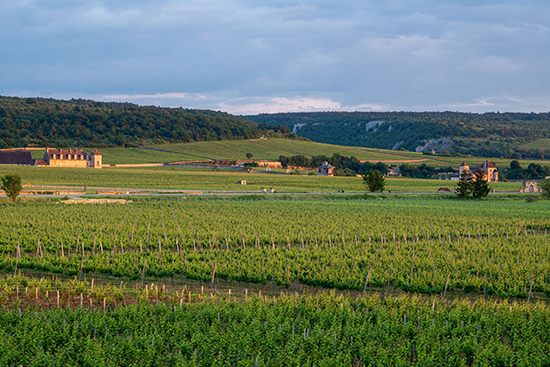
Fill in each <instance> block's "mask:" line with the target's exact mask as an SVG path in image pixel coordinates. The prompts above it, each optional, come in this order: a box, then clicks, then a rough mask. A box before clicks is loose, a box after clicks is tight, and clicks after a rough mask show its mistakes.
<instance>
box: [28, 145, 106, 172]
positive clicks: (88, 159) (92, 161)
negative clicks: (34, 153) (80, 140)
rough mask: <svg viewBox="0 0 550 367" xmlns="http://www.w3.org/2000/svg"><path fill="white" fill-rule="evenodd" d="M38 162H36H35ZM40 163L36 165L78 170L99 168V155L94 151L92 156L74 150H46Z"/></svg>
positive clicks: (100, 161) (100, 160) (100, 158)
mask: <svg viewBox="0 0 550 367" xmlns="http://www.w3.org/2000/svg"><path fill="white" fill-rule="evenodd" d="M37 161H38V160H37ZM42 161H43V162H44V163H43V164H40V163H42V162H40V163H39V162H37V165H45V166H50V167H79V168H101V164H102V157H101V153H99V152H98V151H97V149H94V151H93V152H92V154H87V153H86V152H84V151H83V150H76V149H50V148H46V151H45V152H44V157H43V158H42Z"/></svg>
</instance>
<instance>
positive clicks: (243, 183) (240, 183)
mask: <svg viewBox="0 0 550 367" xmlns="http://www.w3.org/2000/svg"><path fill="white" fill-rule="evenodd" d="M237 184H239V185H246V181H245V180H240V181H238V182H237Z"/></svg>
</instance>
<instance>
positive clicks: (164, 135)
mask: <svg viewBox="0 0 550 367" xmlns="http://www.w3.org/2000/svg"><path fill="white" fill-rule="evenodd" d="M262 135H265V136H269V137H291V136H292V134H291V133H290V130H289V129H288V128H287V127H286V126H272V125H268V124H264V123H256V122H252V121H249V120H246V119H244V118H242V117H238V116H233V115H230V114H228V113H224V112H219V111H212V110H195V109H184V108H164V107H155V106H138V105H136V104H132V103H117V102H96V101H92V100H85V99H71V100H69V101H65V100H56V99H44V98H17V97H2V96H0V148H11V147H28V146H42V147H44V146H52V147H54V146H55V147H107V146H112V147H115V146H117V147H123V146H127V147H128V146H138V145H147V144H154V143H167V142H170V143H176V142H190V141H203V140H227V139H258V138H260V137H261V136H262Z"/></svg>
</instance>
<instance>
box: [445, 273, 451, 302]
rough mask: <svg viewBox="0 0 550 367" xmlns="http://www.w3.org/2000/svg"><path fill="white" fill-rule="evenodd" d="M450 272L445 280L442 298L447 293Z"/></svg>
mask: <svg viewBox="0 0 550 367" xmlns="http://www.w3.org/2000/svg"><path fill="white" fill-rule="evenodd" d="M450 276H451V274H447V281H446V282H445V290H444V291H443V298H445V296H446V295H447V286H448V285H449V277H450Z"/></svg>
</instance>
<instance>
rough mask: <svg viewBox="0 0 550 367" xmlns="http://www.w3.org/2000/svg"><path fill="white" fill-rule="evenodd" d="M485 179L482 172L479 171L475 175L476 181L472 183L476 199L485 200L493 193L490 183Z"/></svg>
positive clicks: (473, 194)
mask: <svg viewBox="0 0 550 367" xmlns="http://www.w3.org/2000/svg"><path fill="white" fill-rule="evenodd" d="M484 178H485V172H483V171H482V170H479V171H477V172H476V173H475V174H474V181H473V182H472V196H473V197H474V199H483V198H484V197H486V196H487V195H489V192H491V188H490V187H489V182H487V181H486V180H485V179H484Z"/></svg>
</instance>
